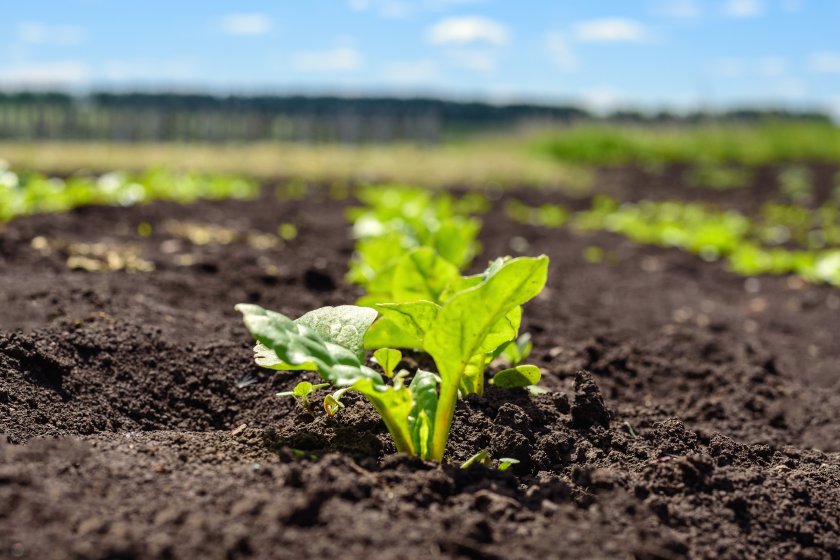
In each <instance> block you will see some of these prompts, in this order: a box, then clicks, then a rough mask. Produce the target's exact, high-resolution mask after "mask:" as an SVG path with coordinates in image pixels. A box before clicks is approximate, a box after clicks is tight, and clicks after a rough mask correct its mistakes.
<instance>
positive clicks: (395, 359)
mask: <svg viewBox="0 0 840 560" xmlns="http://www.w3.org/2000/svg"><path fill="white" fill-rule="evenodd" d="M373 357H374V358H376V363H378V364H379V365H380V366H382V369H383V370H384V371H385V375H387V376H388V377H394V370H395V369H396V367H397V364H399V363H400V360H402V352H400V351H399V350H394V349H393V348H380V349H379V350H377V351H376V352H374V353H373Z"/></svg>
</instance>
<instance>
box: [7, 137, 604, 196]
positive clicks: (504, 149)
mask: <svg viewBox="0 0 840 560" xmlns="http://www.w3.org/2000/svg"><path fill="white" fill-rule="evenodd" d="M0 159H5V160H7V161H8V163H9V164H10V167H12V168H13V169H15V170H34V171H38V172H41V173H47V174H61V175H67V174H71V173H76V172H79V171H83V172H90V173H96V172H103V171H110V170H114V169H120V170H125V171H142V170H145V169H148V168H150V167H164V168H167V169H171V170H176V171H192V172H200V173H226V174H241V175H246V176H249V177H254V178H261V179H269V178H270V179H275V178H287V179H294V178H300V179H305V180H309V181H335V180H360V181H385V180H387V181H397V182H405V183H411V184H415V185H420V186H429V187H437V186H452V185H488V184H499V185H541V186H565V187H567V188H568V189H569V190H570V192H583V191H585V189H586V186H587V185H588V182H589V181H588V179H589V174H588V173H587V172H586V171H585V170H584V169H582V168H579V167H577V166H574V165H570V164H568V163H563V162H559V161H556V160H555V159H553V158H551V157H550V156H548V155H546V154H544V153H541V152H539V151H537V150H534V149H532V147H531V145H530V144H529V142H528V141H523V140H522V139H520V138H517V137H512V138H509V139H496V138H483V137H482V138H476V139H473V140H468V141H465V142H459V143H448V144H441V145H434V146H425V147H424V146H418V145H414V144H387V145H370V146H350V145H339V144H326V145H312V144H296V143H256V144H238V145H220V144H114V143H63V142H49V143H8V142H7V143H0Z"/></svg>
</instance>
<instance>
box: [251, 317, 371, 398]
mask: <svg viewBox="0 0 840 560" xmlns="http://www.w3.org/2000/svg"><path fill="white" fill-rule="evenodd" d="M236 309H237V311H239V312H240V313H242V316H243V319H244V321H245V326H246V327H248V330H249V331H251V334H252V335H253V336H254V338H255V339H256V340H257V342H259V343H261V344H262V345H263V346H265V347H266V348H268V349H270V350H272V351H273V352H274V353H275V354H276V356H277V358H278V359H279V360H280V361H282V362H284V363H286V364H289V365H291V366H304V365H306V366H314V367H312V368H311V369H313V370H315V371H317V372H318V373H320V374H321V377H322V378H324V379H325V380H327V381H329V382H330V383H332V384H333V385H337V386H339V387H346V386H349V385H353V384H354V383H356V382H357V381H359V380H360V379H370V380H371V381H372V382H374V383H377V384H382V377H381V376H380V375H379V374H378V373H377V372H376V371H374V370H372V369H370V368H369V367H366V366H365V365H363V363H362V360H361V358H360V357H359V354H358V352H356V350H355V348H353V349H350V348H346V347H344V346H342V345H341V344H339V343H336V342H330V341H327V340H325V339H324V338H323V337H322V336H321V334H319V332H318V331H317V330H316V329H315V328H313V327H310V326H307V325H306V324H302V323H299V322H295V321H292V320H291V319H289V318H288V317H286V316H285V315H282V314H280V313H276V312H274V311H269V310H267V309H263V308H262V307H260V306H258V305H252V304H243V303H241V304H239V305H237V306H236ZM358 309H360V310H363V311H362V312H360V313H358V314H356V313H355V312H349V311H348V310H342V311H341V312H338V313H333V312H325V313H323V314H321V315H316V316H315V317H310V318H308V319H307V322H309V323H313V322H316V318H317V317H321V318H322V319H324V320H325V321H327V323H334V322H335V321H338V320H339V318H340V317H344V318H348V320H349V321H350V322H351V324H352V325H353V329H350V330H354V329H357V328H361V327H362V326H363V325H364V324H365V322H367V319H363V317H368V318H369V317H370V313H371V312H373V313H374V314H375V311H373V310H372V309H367V308H358ZM368 324H369V323H368ZM322 330H323V331H324V332H326V333H330V334H333V335H335V336H336V337H338V338H336V340H344V341H350V342H352V343H353V344H354V346H355V344H357V341H356V337H355V336H352V337H351V336H349V335H347V333H348V330H347V329H343V328H341V327H340V326H337V325H334V324H333V325H332V327H330V326H329V325H326V326H324V327H322ZM360 334H361V336H364V331H362V332H361V333H360Z"/></svg>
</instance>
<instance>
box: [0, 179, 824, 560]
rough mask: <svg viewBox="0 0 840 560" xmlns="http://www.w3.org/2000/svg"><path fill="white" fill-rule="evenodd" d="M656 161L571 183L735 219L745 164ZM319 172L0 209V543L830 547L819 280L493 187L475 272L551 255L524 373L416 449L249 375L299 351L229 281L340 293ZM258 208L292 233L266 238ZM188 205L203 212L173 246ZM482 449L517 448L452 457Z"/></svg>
mask: <svg viewBox="0 0 840 560" xmlns="http://www.w3.org/2000/svg"><path fill="white" fill-rule="evenodd" d="M832 173H833V170H832V169H827V168H817V169H816V172H815V177H816V179H817V182H818V185H817V186H818V189H817V191H816V192H817V196H823V195H824V192H827V189H828V187H827V186H826V185H827V184H828V181H830V178H831V175H832ZM683 177H684V173H683V172H682V170H680V169H679V168H675V169H667V170H665V171H662V172H660V173H658V174H657V175H651V174H650V173H649V172H645V171H644V170H639V169H623V170H610V171H605V172H603V173H601V174H600V175H599V179H598V182H597V183H596V188H597V189H598V190H600V191H602V192H610V193H612V194H614V195H617V196H619V197H621V198H623V199H627V200H633V199H638V198H643V197H647V198H684V199H693V200H709V201H712V202H715V203H719V204H727V205H730V206H734V207H737V208H739V209H741V210H743V211H748V212H749V211H753V210H755V208H757V204H758V203H759V202H760V201H763V200H767V199H770V198H773V196H774V194H773V193H775V189H776V185H775V184H774V183H773V177H774V174H773V172H772V170H763V171H761V172H760V173H758V174H757V175H756V177H755V179H754V181H753V184H752V185H751V186H750V187H749V188H746V189H744V190H743V191H737V192H734V193H726V196H724V195H721V194H720V193H715V192H710V191H704V190H702V189H692V188H690V187H688V186H685V185H684V184H683V183H684V182H683ZM823 183H826V185H823ZM327 192H328V191H327V190H326V189H319V188H313V189H312V192H311V194H310V195H309V196H308V197H307V198H305V199H304V200H278V199H277V198H276V197H275V196H274V194H273V191H271V190H270V189H267V190H266V193H265V194H264V196H263V197H262V198H261V199H259V200H256V201H246V202H243V201H217V202H201V203H197V204H193V205H190V206H178V205H175V204H169V203H154V204H149V205H146V206H140V207H134V208H104V207H89V208H81V209H78V210H76V211H73V212H70V213H67V214H62V215H43V216H32V217H26V218H21V219H18V220H15V221H13V222H12V223H10V224H7V225H6V226H5V228H4V229H2V230H0V309H2V313H0V434H3V435H2V436H0V557H2V558H37V559H41V558H249V557H254V558H330V557H337V556H340V557H344V558H383V559H391V558H395V559H396V558H399V559H406V558H425V559H430V558H504V559H506V560H507V559H511V558H661V559H668V558H684V557H688V558H733V559H734V558H814V559H816V558H833V559H840V453H838V452H840V421H838V419H837V411H838V410H840V375H838V374H840V366H838V364H840V343H839V342H840V340H838V339H839V338H840V334H838V333H840V311H838V310H840V292H839V291H838V290H837V289H836V288H831V287H828V286H818V285H808V284H804V283H803V282H801V281H799V280H797V279H794V278H785V277H775V278H771V277H767V278H760V279H754V280H749V281H746V280H745V279H744V278H741V277H738V276H735V275H733V274H731V273H729V272H727V271H726V270H725V268H724V266H723V265H722V264H718V263H706V262H703V261H702V260H700V259H697V258H696V257H693V256H691V255H687V254H683V253H680V252H678V251H676V250H669V249H662V248H655V247H642V246H638V245H634V244H633V243H631V242H628V241H626V240H624V239H622V238H620V237H617V236H613V235H611V234H607V233H592V234H578V233H574V232H572V231H570V230H567V229H544V228H537V227H530V226H524V225H519V224H515V223H513V222H511V221H509V220H508V219H507V218H506V217H505V214H504V212H503V211H502V207H503V204H504V202H505V199H506V198H507V197H518V198H520V199H522V200H526V201H528V202H544V201H555V202H564V203H568V204H571V205H576V204H577V205H585V204H586V202H585V201H574V200H569V199H566V198H565V197H564V196H563V195H562V194H560V193H556V192H549V191H546V192H539V191H521V192H516V191H514V192H510V193H508V194H505V195H504V196H503V197H502V198H501V199H498V198H497V197H496V196H495V194H496V193H491V194H493V198H494V199H496V200H495V204H494V209H493V210H492V211H491V212H490V214H489V215H488V216H487V218H486V220H485V228H484V230H483V232H482V236H481V237H482V243H483V245H484V253H483V255H482V257H481V258H479V259H477V261H476V265H475V268H476V269H479V268H481V267H482V266H481V265H482V263H484V262H486V261H487V259H488V258H489V257H491V256H495V255H499V254H507V253H514V254H515V253H516V251H521V252H525V253H528V254H539V253H546V254H548V255H549V256H550V257H551V271H550V280H549V286H548V288H547V289H546V291H545V292H544V293H543V294H542V295H541V296H540V297H539V298H538V299H537V300H536V301H534V302H532V303H531V304H529V305H528V306H527V308H526V313H525V317H526V319H525V323H524V329H526V330H528V331H529V332H531V333H532V334H533V339H534V352H533V354H532V357H531V361H533V362H534V363H536V364H537V365H539V366H540V367H541V368H542V369H543V371H544V377H543V382H542V385H544V386H545V388H547V389H548V390H549V391H550V392H549V393H547V394H545V395H540V396H537V397H531V396H529V394H528V393H526V392H525V391H521V390H516V391H498V390H494V389H493V388H492V387H490V388H488V391H487V393H486V395H485V396H484V397H482V398H478V397H474V396H473V397H469V398H467V399H465V400H464V401H462V402H461V403H460V404H459V406H458V410H457V413H456V418H455V422H454V427H453V431H452V439H451V440H450V444H449V447H448V457H447V459H448V463H447V464H445V465H444V466H437V465H434V464H430V463H424V462H422V461H419V460H416V459H412V458H408V457H405V456H401V455H397V454H395V452H394V448H393V445H392V444H391V443H390V441H389V439H388V435H387V433H386V432H385V430H384V427H383V426H382V424H381V423H380V422H379V420H378V419H377V417H376V415H375V414H374V413H373V411H372V409H371V408H370V407H369V406H368V405H367V404H366V403H365V402H364V401H362V400H360V399H358V398H353V397H349V398H348V399H347V401H346V402H347V408H345V409H344V410H342V412H341V413H340V414H339V415H338V416H337V417H336V418H334V419H327V418H326V417H324V416H323V415H321V414H312V413H309V412H307V411H304V410H302V409H301V408H300V407H297V406H296V405H295V404H294V403H293V402H292V401H291V400H289V399H281V398H278V397H275V396H274V394H275V393H276V392H277V391H278V390H288V389H290V388H291V387H293V386H294V384H295V383H296V382H298V381H300V380H301V379H309V380H310V381H314V376H313V374H311V373H306V372H297V373H283V374H274V373H271V372H267V371H265V370H260V369H259V368H258V367H256V366H255V365H254V363H253V359H252V354H251V341H250V336H249V335H248V333H247V331H246V330H245V328H244V326H243V325H242V322H241V320H240V318H239V317H238V315H237V314H236V313H235V312H234V311H233V305H234V304H235V303H238V302H255V303H259V304H260V305H263V306H265V307H268V308H271V309H275V310H278V311H281V312H283V313H286V314H288V315H291V316H297V315H299V314H302V313H303V312H305V311H307V310H309V309H312V308H315V307H319V306H322V305H335V304H341V303H350V302H352V301H354V299H355V298H356V297H357V296H358V295H359V292H358V290H357V289H356V288H355V287H353V286H349V285H348V284H346V282H345V281H344V273H345V271H346V268H347V261H348V259H349V257H350V255H351V252H352V240H351V239H350V238H349V236H348V228H347V225H346V222H345V220H344V210H345V208H346V207H347V205H348V204H350V202H349V201H336V200H333V199H331V198H329V197H328V196H327V195H326V193H327ZM768 193H769V194H768ZM820 193H823V194H820ZM176 221H177V222H179V223H180V225H179V224H178V223H174V222H176ZM283 222H289V223H293V224H295V225H296V227H297V229H298V236H297V237H296V238H295V239H293V240H291V241H288V242H281V243H277V240H276V238H272V237H271V236H270V235H265V234H273V233H274V232H276V231H277V226H278V224H280V223H283ZM190 223H192V224H204V225H212V226H214V227H217V228H218V227H223V228H226V229H225V230H209V231H210V234H208V233H207V231H208V230H203V231H204V234H203V235H204V238H203V239H202V238H201V235H196V236H194V239H193V241H192V242H191V241H189V240H188V239H185V238H184V237H183V236H184V231H185V227H184V224H190ZM138 226H140V228H139V230H140V231H142V232H143V233H144V234H146V235H139V234H138ZM149 226H151V227H150V228H149ZM187 229H188V228H187ZM220 231H221V233H220ZM214 232H215V233H214ZM208 235H210V237H211V238H212V237H213V236H214V235H215V236H216V241H221V242H210V243H206V244H201V243H196V242H199V241H201V242H203V241H207V236H208ZM97 244H98V245H97ZM590 246H599V247H601V248H603V249H604V250H605V252H606V259H605V262H603V263H599V264H592V263H588V262H586V260H585V259H584V258H583V253H584V250H585V249H586V248H587V247H590ZM79 257H81V258H79ZM68 259H69V260H68ZM68 262H69V263H70V265H71V266H68ZM97 268H111V269H121V270H110V271H97V270H96V269H97ZM152 268H153V270H151V269H152ZM484 448H486V449H488V450H489V452H490V454H491V456H492V457H494V458H497V459H498V458H500V457H512V458H515V459H518V460H519V461H520V463H519V464H517V465H515V466H513V467H512V468H511V469H510V470H508V471H504V472H501V471H498V470H494V469H488V468H485V467H483V466H475V467H473V468H471V469H469V470H460V469H458V468H457V465H458V464H459V463H460V462H462V461H464V460H465V459H467V458H468V457H470V456H471V455H473V454H474V453H475V452H477V451H479V450H480V449H484Z"/></svg>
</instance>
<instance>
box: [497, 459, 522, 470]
mask: <svg viewBox="0 0 840 560" xmlns="http://www.w3.org/2000/svg"><path fill="white" fill-rule="evenodd" d="M518 464H519V459H512V458H510V457H502V458H501V459H499V470H500V471H506V470H508V469H509V468H511V467H512V466H513V465H518Z"/></svg>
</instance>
